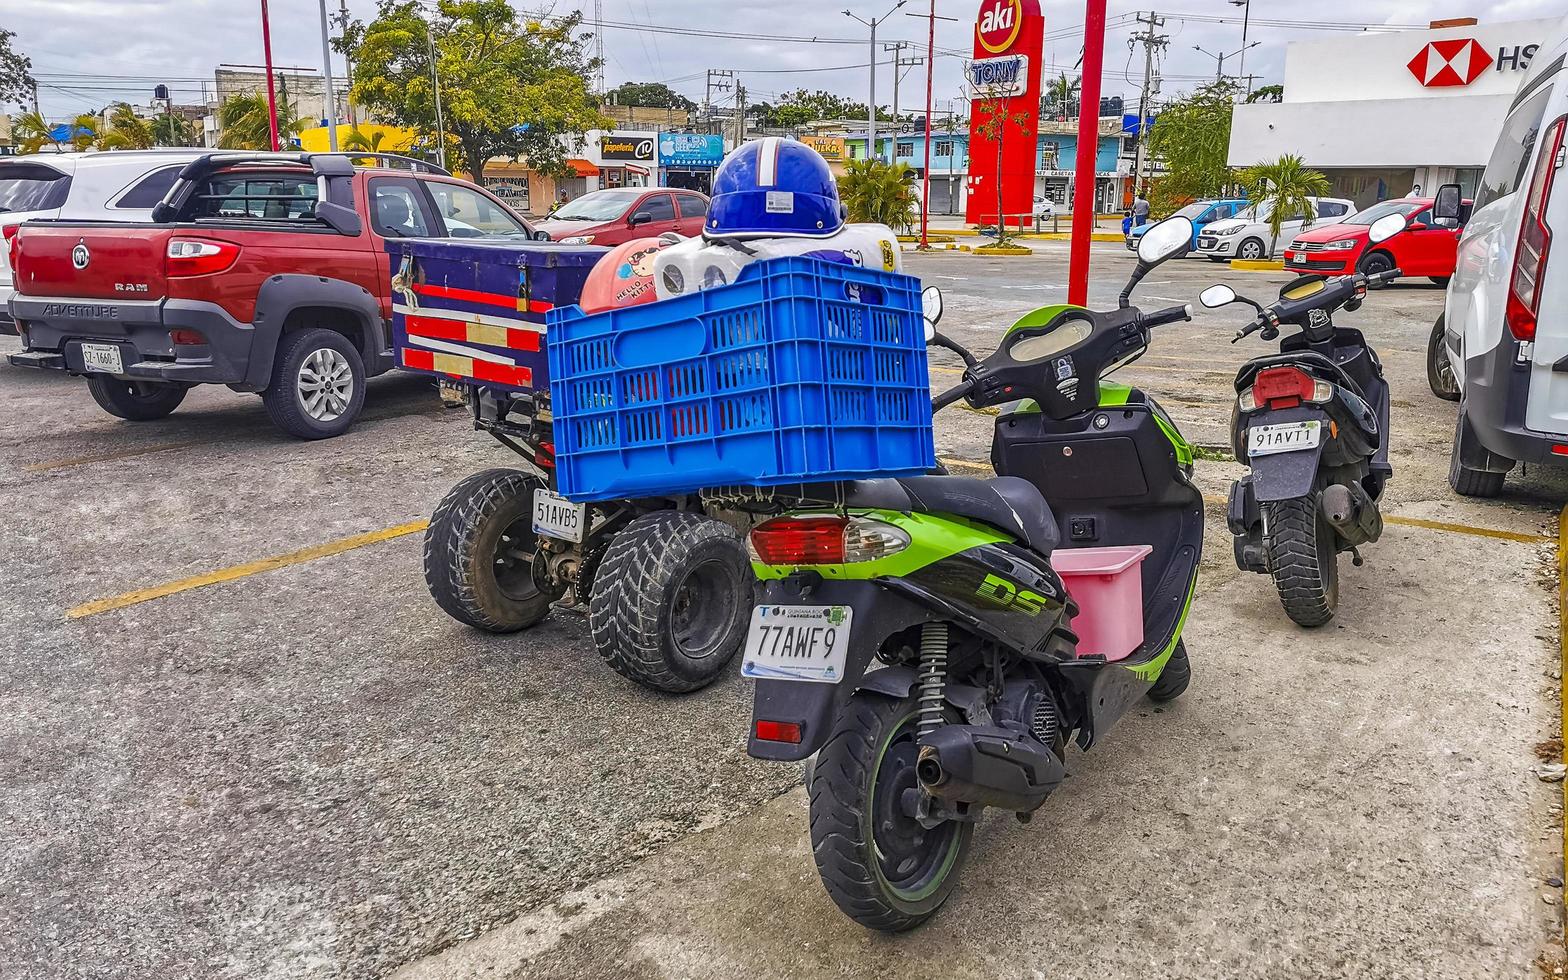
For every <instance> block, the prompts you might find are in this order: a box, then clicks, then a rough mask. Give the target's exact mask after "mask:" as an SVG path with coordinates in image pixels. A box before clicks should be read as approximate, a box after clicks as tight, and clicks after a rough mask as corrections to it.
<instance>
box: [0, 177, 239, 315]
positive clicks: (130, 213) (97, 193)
mask: <svg viewBox="0 0 1568 980" xmlns="http://www.w3.org/2000/svg"><path fill="white" fill-rule="evenodd" d="M211 152H212V151H211V150H210V149H202V148H199V147H197V148H190V149H175V148H170V149H162V150H114V151H111V152H107V153H39V154H31V155H28V156H20V157H5V158H3V159H0V240H3V242H4V244H3V246H0V334H14V333H16V324H15V323H13V322H12V320H11V316H10V314H9V313H7V312H6V303H7V302H8V301H9V300H10V298H11V293H12V292H13V288H12V284H11V259H10V246H11V240H12V239H13V238H15V237H16V230H17V229H18V228H19V227H21V224H22V222H24V221H27V220H29V219H31V218H81V219H103V220H107V221H148V220H150V219H151V217H152V209H153V207H154V206H155V205H157V203H158V202H159V201H161V200H163V195H164V194H165V193H166V192H167V191H168V190H169V188H170V187H172V186H173V185H174V179H175V177H176V176H178V175H179V172H180V168H181V167H183V166H184V165H185V164H186V163H188V162H189V161H191V160H194V159H195V158H196V157H198V156H200V155H201V154H203V153H211Z"/></svg>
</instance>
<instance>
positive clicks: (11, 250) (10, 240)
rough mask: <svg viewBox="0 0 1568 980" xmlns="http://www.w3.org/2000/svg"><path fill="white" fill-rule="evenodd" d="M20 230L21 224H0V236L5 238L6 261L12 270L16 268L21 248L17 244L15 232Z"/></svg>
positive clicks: (17, 239)
mask: <svg viewBox="0 0 1568 980" xmlns="http://www.w3.org/2000/svg"><path fill="white" fill-rule="evenodd" d="M21 230H22V226H21V225H0V238H4V239H5V255H6V261H7V264H8V265H9V266H10V267H11V269H12V270H13V271H14V270H15V269H16V261H17V259H18V258H20V257H21V249H20V246H19V244H18V243H19V241H20V239H19V238H18V236H17V232H19V231H21Z"/></svg>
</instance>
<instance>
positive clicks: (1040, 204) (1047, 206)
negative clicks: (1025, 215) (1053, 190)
mask: <svg viewBox="0 0 1568 980" xmlns="http://www.w3.org/2000/svg"><path fill="white" fill-rule="evenodd" d="M1034 216H1035V217H1036V218H1053V217H1055V216H1056V202H1055V201H1053V200H1051V199H1050V198H1048V197H1046V196H1045V195H1043V194H1036V195H1035V196H1034Z"/></svg>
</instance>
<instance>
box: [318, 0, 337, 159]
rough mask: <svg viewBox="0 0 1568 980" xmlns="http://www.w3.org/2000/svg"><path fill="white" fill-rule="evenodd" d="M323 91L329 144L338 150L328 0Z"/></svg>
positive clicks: (324, 1) (324, 22) (323, 20)
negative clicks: (328, 24)
mask: <svg viewBox="0 0 1568 980" xmlns="http://www.w3.org/2000/svg"><path fill="white" fill-rule="evenodd" d="M320 6H321V92H322V95H324V96H325V99H324V100H323V101H324V102H325V103H326V105H325V106H324V107H323V108H324V109H325V110H326V114H327V146H328V147H330V148H331V150H332V152H333V153H336V152H337V151H338V98H337V93H335V92H333V91H332V37H331V34H330V33H329V28H328V26H327V0H321V5H320Z"/></svg>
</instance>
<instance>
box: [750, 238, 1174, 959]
mask: <svg viewBox="0 0 1568 980" xmlns="http://www.w3.org/2000/svg"><path fill="white" fill-rule="evenodd" d="M1191 241H1192V225H1191V222H1190V221H1189V220H1188V219H1186V218H1172V219H1169V220H1167V221H1165V222H1162V223H1161V224H1160V225H1158V226H1156V227H1154V228H1152V229H1150V230H1149V231H1148V232H1147V233H1146V234H1145V235H1144V236H1143V239H1142V241H1141V242H1140V245H1139V252H1138V256H1139V264H1138V267H1137V270H1136V271H1135V272H1134V274H1133V277H1132V280H1131V281H1130V282H1129V283H1128V284H1127V289H1126V290H1125V291H1124V292H1123V294H1122V300H1121V305H1120V307H1119V308H1118V309H1115V310H1110V311H1106V312H1098V311H1094V310H1089V309H1085V308H1083V307H1078V306H1047V307H1044V308H1042V309H1039V310H1036V311H1034V312H1032V313H1029V314H1027V315H1025V316H1024V317H1022V318H1021V319H1019V320H1018V322H1016V323H1014V324H1013V325H1012V326H1011V327H1010V328H1008V330H1007V331H1006V333H1005V335H1004V337H1003V338H1002V342H1001V345H1000V347H999V348H998V349H997V350H996V352H995V353H993V354H991V355H990V356H988V357H986V358H985V359H983V360H980V359H977V358H976V357H974V356H973V355H971V354H970V353H969V352H968V351H967V350H965V349H964V348H963V347H962V346H960V345H959V344H957V343H956V342H954V341H952V340H951V339H949V338H946V337H943V336H941V335H939V334H937V333H936V332H935V329H934V325H935V323H936V321H937V320H938V319H939V318H940V316H941V297H940V294H939V293H938V292H937V291H936V290H935V289H934V287H933V288H929V289H927V290H926V294H925V301H926V316H927V320H928V331H929V334H930V339H931V341H932V342H934V343H936V344H939V345H941V346H944V347H947V348H950V349H951V350H953V351H955V352H957V353H958V354H959V355H960V356H962V357H963V359H964V361H965V363H966V364H967V368H966V370H965V371H964V376H963V380H962V382H961V383H960V384H959V385H958V386H957V387H955V388H953V389H952V390H950V391H948V392H945V393H944V394H942V395H941V396H939V397H938V398H936V399H935V400H934V403H933V404H934V406H935V407H936V408H943V407H946V406H948V405H951V404H953V403H955V402H957V401H959V400H960V399H962V400H964V401H966V402H967V403H968V404H969V405H970V406H972V407H975V408H984V407H989V406H997V407H1000V408H1001V409H1002V411H1001V414H1000V415H999V416H998V418H997V421H996V428H995V434H994V439H993V443H992V457H991V458H992V463H993V465H994V467H995V469H996V472H997V474H998V475H997V476H996V477H995V478H992V479H970V478H965V477H955V476H946V475H936V476H922V477H913V478H904V479H883V480H863V481H855V482H850V483H838V484H826V485H816V486H804V487H796V488H791V489H790V490H788V491H785V490H783V489H782V488H775V489H774V491H773V492H772V498H771V499H772V502H773V504H774V506H775V508H776V509H775V510H774V512H773V514H774V516H771V517H769V518H768V519H767V520H764V521H762V522H761V523H760V524H758V525H757V526H756V527H754V528H753V529H752V531H751V534H750V536H749V541H750V546H751V551H752V555H753V567H754V568H755V570H756V572H757V575H758V578H759V579H760V580H761V582H762V586H761V591H760V593H759V595H758V597H757V605H756V608H755V610H754V611H753V613H752V618H751V623H750V629H749V631H748V634H747V639H746V645H745V647H744V653H743V661H742V663H743V666H742V673H743V674H744V675H746V676H749V677H753V678H756V690H755V700H754V704H753V711H752V730H751V734H750V740H749V743H748V751H749V753H750V754H751V755H752V756H754V757H756V758H759V759H771V760H778V761H792V760H802V759H806V758H808V757H810V756H812V755H813V754H815V756H816V760H815V764H814V765H813V766H812V768H811V772H810V775H809V777H808V785H809V788H810V796H811V843H812V848H813V851H814V853H815V857H816V864H817V870H818V872H819V874H820V876H821V878H822V882H823V884H824V886H826V888H827V891H828V894H829V895H830V896H831V897H832V899H833V901H834V902H836V903H837V904H838V906H839V908H840V909H842V910H843V912H844V913H845V914H846V915H848V916H849V917H851V918H852V919H854V920H855V921H857V922H859V923H861V924H863V925H865V926H867V927H869V928H873V929H879V930H885V931H899V930H905V929H910V928H913V927H915V926H917V925H919V924H920V923H922V922H924V921H925V920H926V919H927V918H929V917H930V916H931V915H932V914H933V913H935V912H936V911H937V909H939V908H940V907H941V906H942V904H943V903H944V902H946V901H947V899H948V896H949V895H950V893H951V892H952V890H953V887H954V885H955V883H956V882H957V880H958V874H959V869H960V868H961V867H962V865H963V863H964V858H965V854H966V852H967V851H968V848H969V845H970V839H971V836H972V835H973V833H974V828H975V825H976V823H977V822H978V821H979V819H980V817H981V814H982V812H983V811H984V809H985V808H986V807H1000V808H1002V809H1004V810H1010V811H1012V812H1014V813H1015V814H1017V816H1018V819H1020V820H1022V821H1028V819H1029V818H1030V816H1031V814H1032V813H1033V811H1034V810H1035V809H1036V808H1038V807H1039V806H1040V805H1041V804H1042V803H1044V802H1045V800H1046V798H1047V797H1048V796H1049V795H1050V794H1051V792H1052V790H1054V789H1055V788H1056V787H1057V786H1058V785H1059V784H1060V783H1061V782H1062V780H1063V778H1064V777H1065V776H1066V774H1067V761H1066V759H1067V748H1068V744H1069V743H1070V742H1076V743H1077V744H1078V745H1079V747H1080V748H1082V749H1087V748H1089V747H1090V746H1092V745H1093V744H1094V743H1095V742H1096V741H1097V740H1098V739H1100V738H1101V737H1102V736H1103V735H1104V734H1105V733H1106V732H1107V731H1109V729H1110V728H1111V726H1112V725H1113V724H1114V723H1115V722H1116V720H1117V719H1118V718H1120V717H1121V716H1122V715H1123V714H1124V713H1125V712H1126V711H1127V710H1128V709H1129V708H1131V707H1132V706H1134V705H1136V704H1138V703H1139V702H1140V701H1141V700H1142V699H1144V698H1152V699H1154V700H1156V701H1166V700H1170V699H1172V698H1175V697H1176V696H1178V695H1179V694H1181V693H1182V691H1184V690H1185V689H1186V687H1187V684H1188V680H1189V677H1190V668H1189V664H1188V659H1187V651H1186V649H1185V648H1184V646H1183V644H1182V627H1183V624H1184V623H1185V622H1186V619H1187V613H1188V610H1189V608H1190V606H1191V603H1192V597H1193V590H1194V585H1195V583H1196V580H1197V573H1198V561H1199V557H1200V554H1201V552H1202V547H1203V499H1202V496H1201V494H1200V493H1199V491H1198V488H1197V487H1195V486H1194V485H1193V483H1192V458H1193V457H1192V449H1191V447H1190V446H1189V444H1188V443H1187V442H1186V441H1185V440H1184V439H1183V438H1182V436H1181V434H1180V433H1179V432H1178V431H1177V429H1176V426H1175V424H1174V423H1173V422H1172V421H1171V419H1170V417H1169V416H1168V415H1167V414H1166V413H1165V412H1164V411H1163V410H1162V409H1161V408H1160V406H1159V404H1158V403H1156V402H1155V400H1154V399H1153V398H1152V397H1150V396H1149V395H1148V394H1146V393H1145V392H1143V391H1140V390H1138V389H1137V388H1133V387H1128V386H1125V385H1120V384H1116V383H1113V382H1110V381H1108V380H1106V377H1107V376H1108V375H1109V374H1111V373H1112V372H1113V371H1115V370H1116V369H1117V368H1120V367H1122V366H1124V365H1127V364H1129V363H1131V362H1132V361H1135V360H1137V359H1138V358H1139V357H1140V356H1141V355H1142V354H1143V353H1144V352H1145V351H1146V350H1147V349H1148V346H1149V343H1150V340H1151V336H1152V332H1153V331H1154V330H1155V329H1156V328H1158V327H1160V326H1161V325H1162V324H1169V323H1174V322H1177V321H1184V320H1189V319H1191V307H1190V306H1177V307H1172V308H1170V309H1165V310H1160V311H1158V312H1151V313H1145V312H1143V311H1142V310H1140V309H1138V308H1136V307H1133V306H1130V305H1128V298H1129V296H1130V295H1131V292H1132V290H1133V288H1134V286H1135V285H1136V284H1137V282H1138V280H1139V279H1141V278H1142V277H1143V276H1144V275H1145V274H1146V273H1147V272H1148V271H1149V270H1150V269H1151V268H1153V267H1154V266H1155V265H1157V264H1158V263H1160V262H1163V261H1165V260H1167V259H1170V258H1174V257H1176V256H1179V255H1181V254H1183V253H1185V252H1186V251H1187V250H1188V249H1189V248H1190V247H1191ZM1079 549H1083V550H1084V552H1083V553H1079ZM1089 549H1097V550H1098V552H1099V553H1112V552H1134V553H1137V554H1140V555H1146V557H1145V558H1144V560H1143V561H1142V564H1141V565H1140V566H1139V567H1138V569H1137V570H1136V571H1134V572H1133V573H1132V574H1134V575H1135V576H1137V579H1136V586H1137V588H1136V589H1135V590H1134V591H1133V592H1132V593H1131V594H1132V596H1133V598H1132V600H1131V604H1130V605H1129V604H1127V603H1126V601H1125V599H1124V604H1123V605H1122V606H1120V607H1113V606H1112V605H1110V600H1109V599H1103V598H1098V597H1095V596H1094V594H1093V593H1091V591H1090V590H1089V589H1088V587H1087V586H1086V587H1085V588H1084V589H1083V590H1082V592H1081V593H1080V595H1078V596H1075V595H1073V594H1072V593H1071V592H1069V590H1068V588H1067V587H1066V586H1065V585H1064V582H1063V579H1062V577H1061V575H1060V574H1058V571H1059V568H1058V566H1062V567H1063V568H1065V565H1064V563H1066V562H1069V561H1070V560H1071V559H1073V558H1074V557H1075V556H1076V557H1079V558H1082V557H1084V556H1085V554H1087V553H1088V550H1089ZM1140 590H1141V604H1140V603H1139V600H1138V598H1137V597H1138V595H1139V591H1140ZM1095 601H1098V602H1103V603H1106V606H1105V607H1103V608H1099V609H1094V608H1091V606H1092V604H1093V602H1095ZM1140 605H1141V608H1140ZM1091 618H1098V619H1099V620H1100V621H1101V622H1102V623H1103V622H1105V621H1107V620H1109V621H1111V623H1112V625H1120V626H1123V627H1125V626H1127V625H1128V623H1129V620H1130V621H1131V623H1132V625H1134V626H1141V628H1142V629H1141V639H1138V638H1135V639H1133V640H1132V645H1131V646H1130V648H1124V649H1120V650H1115V651H1111V652H1101V653H1093V652H1089V650H1088V644H1087V636H1088V634H1087V632H1084V635H1083V636H1080V623H1082V622H1087V621H1089V620H1090V619H1091Z"/></svg>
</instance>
